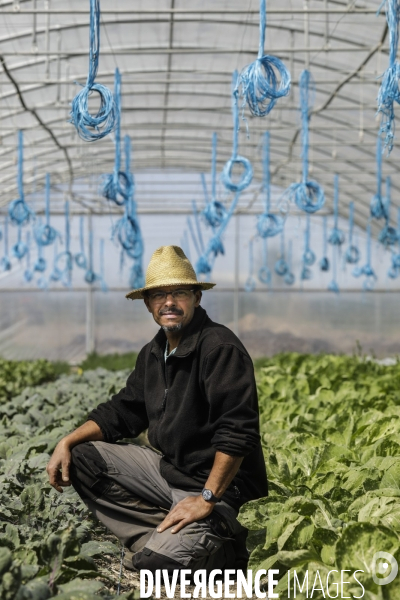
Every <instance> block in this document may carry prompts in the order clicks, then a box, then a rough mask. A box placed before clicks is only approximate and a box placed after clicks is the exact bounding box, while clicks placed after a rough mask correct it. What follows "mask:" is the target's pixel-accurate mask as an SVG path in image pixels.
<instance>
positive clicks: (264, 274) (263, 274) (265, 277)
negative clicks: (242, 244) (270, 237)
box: [258, 238, 272, 285]
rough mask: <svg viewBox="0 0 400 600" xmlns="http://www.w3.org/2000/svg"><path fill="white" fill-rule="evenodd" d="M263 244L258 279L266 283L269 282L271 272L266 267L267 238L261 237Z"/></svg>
mask: <svg viewBox="0 0 400 600" xmlns="http://www.w3.org/2000/svg"><path fill="white" fill-rule="evenodd" d="M262 244H263V263H262V265H261V267H260V269H259V271H258V279H259V280H260V281H261V283H264V284H265V285H268V284H269V283H271V277H272V273H271V270H270V269H269V268H268V249H267V238H262Z"/></svg>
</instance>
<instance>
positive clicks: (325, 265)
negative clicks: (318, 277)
mask: <svg viewBox="0 0 400 600" xmlns="http://www.w3.org/2000/svg"><path fill="white" fill-rule="evenodd" d="M327 250H328V236H327V217H324V218H323V249H322V254H323V256H322V258H321V260H320V261H319V268H320V269H321V271H329V267H330V264H329V258H328V256H327V254H328V252H327Z"/></svg>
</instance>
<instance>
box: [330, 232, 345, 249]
mask: <svg viewBox="0 0 400 600" xmlns="http://www.w3.org/2000/svg"><path fill="white" fill-rule="evenodd" d="M328 242H329V243H330V244H332V246H341V245H342V244H343V243H344V233H343V231H341V230H340V229H337V228H336V227H334V228H333V229H332V231H331V234H330V236H329V238H328Z"/></svg>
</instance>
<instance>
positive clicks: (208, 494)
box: [201, 488, 221, 502]
mask: <svg viewBox="0 0 400 600" xmlns="http://www.w3.org/2000/svg"><path fill="white" fill-rule="evenodd" d="M201 495H202V496H203V500H205V501H206V502H221V498H217V497H216V496H214V494H213V493H212V491H211V490H207V488H204V489H203V491H202V492H201Z"/></svg>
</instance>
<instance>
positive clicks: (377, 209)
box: [370, 136, 387, 219]
mask: <svg viewBox="0 0 400 600" xmlns="http://www.w3.org/2000/svg"><path fill="white" fill-rule="evenodd" d="M370 211H371V217H373V218H374V219H383V218H386V216H387V215H386V208H385V202H384V198H383V197H382V141H381V138H380V137H379V136H378V138H377V140H376V194H375V196H374V197H373V198H372V200H371V203H370Z"/></svg>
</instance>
